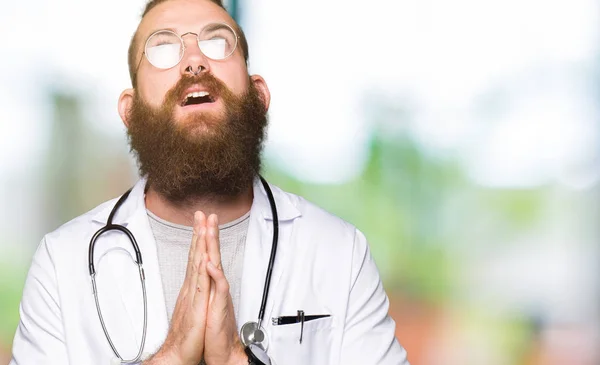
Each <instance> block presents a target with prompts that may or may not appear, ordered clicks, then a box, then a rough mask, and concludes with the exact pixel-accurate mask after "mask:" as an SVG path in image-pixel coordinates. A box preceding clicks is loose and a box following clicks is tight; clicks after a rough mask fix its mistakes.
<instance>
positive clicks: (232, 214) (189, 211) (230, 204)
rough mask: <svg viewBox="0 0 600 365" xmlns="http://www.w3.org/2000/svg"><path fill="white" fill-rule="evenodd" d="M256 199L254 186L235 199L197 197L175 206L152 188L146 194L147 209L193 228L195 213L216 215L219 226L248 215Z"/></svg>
mask: <svg viewBox="0 0 600 365" xmlns="http://www.w3.org/2000/svg"><path fill="white" fill-rule="evenodd" d="M253 198H254V194H253V190H252V186H249V187H248V189H246V190H245V191H244V192H243V193H241V194H240V195H237V196H234V197H227V198H222V199H221V198H220V199H215V198H214V197H210V198H208V197H207V198H203V197H196V198H194V199H192V200H190V201H185V202H183V203H177V204H174V203H172V202H171V201H169V200H167V199H166V198H165V197H164V196H162V195H161V194H160V193H158V192H157V191H156V190H154V189H153V188H152V186H150V187H148V191H147V192H146V198H145V202H146V209H148V210H149V211H151V212H152V213H153V214H155V215H156V216H158V217H159V218H161V219H164V220H166V221H168V222H171V223H175V224H180V225H185V226H190V227H191V226H192V225H193V222H194V213H195V212H197V211H201V212H203V213H204V214H205V215H206V216H207V217H208V216H209V215H211V214H216V215H217V217H218V220H219V225H221V224H225V223H228V222H231V221H234V220H236V219H238V218H240V217H241V216H243V215H244V214H246V213H248V211H249V210H250V208H251V207H252V200H253Z"/></svg>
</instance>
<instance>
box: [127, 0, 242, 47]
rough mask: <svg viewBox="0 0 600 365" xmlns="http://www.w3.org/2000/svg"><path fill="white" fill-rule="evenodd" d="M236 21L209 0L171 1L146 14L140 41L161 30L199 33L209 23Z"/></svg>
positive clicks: (230, 22) (142, 22) (140, 32)
mask: <svg viewBox="0 0 600 365" xmlns="http://www.w3.org/2000/svg"><path fill="white" fill-rule="evenodd" d="M215 22H217V23H227V24H229V25H231V26H233V25H234V21H233V19H232V18H231V16H229V14H228V13H227V11H225V9H223V8H221V7H220V6H218V5H217V4H215V3H213V2H212V1H209V0H169V1H165V2H164V3H161V4H160V5H157V6H156V7H154V8H153V9H152V10H150V11H149V12H148V14H146V16H145V17H144V18H143V19H142V21H141V23H140V26H139V28H138V37H139V38H138V39H140V40H145V39H146V38H148V36H150V34H152V33H153V32H155V31H157V30H159V29H173V30H175V31H176V32H177V33H179V34H181V33H186V32H198V31H199V30H200V29H201V28H202V27H203V26H205V25H206V24H209V23H215Z"/></svg>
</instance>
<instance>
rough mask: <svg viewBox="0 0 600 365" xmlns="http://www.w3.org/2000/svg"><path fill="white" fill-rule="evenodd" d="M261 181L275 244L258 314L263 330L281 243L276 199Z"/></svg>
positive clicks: (262, 179) (263, 180)
mask: <svg viewBox="0 0 600 365" xmlns="http://www.w3.org/2000/svg"><path fill="white" fill-rule="evenodd" d="M260 181H261V182H262V184H263V186H264V187H265V191H266V192H267V197H268V198H269V205H271V213H272V214H273V243H272V244H271V255H270V257H269V265H268V266H267V275H266V277H265V287H264V289H263V296H262V301H261V302H260V310H259V312H258V328H261V326H262V321H263V319H264V316H265V308H266V307H267V299H268V297H269V287H270V286H271V275H272V273H273V266H275V265H274V264H275V255H276V253H277V242H278V241H279V217H278V216H277V207H276V205H275V198H274V197H273V192H271V188H270V187H269V184H268V183H267V181H266V180H265V179H264V178H263V177H262V176H261V177H260Z"/></svg>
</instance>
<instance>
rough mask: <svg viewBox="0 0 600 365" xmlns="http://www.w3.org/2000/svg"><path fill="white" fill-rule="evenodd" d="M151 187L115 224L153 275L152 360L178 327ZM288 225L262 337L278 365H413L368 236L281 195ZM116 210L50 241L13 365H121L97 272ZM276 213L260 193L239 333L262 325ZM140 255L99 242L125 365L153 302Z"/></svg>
mask: <svg viewBox="0 0 600 365" xmlns="http://www.w3.org/2000/svg"><path fill="white" fill-rule="evenodd" d="M144 187H145V180H143V179H142V180H140V181H139V182H138V183H137V184H136V186H135V187H134V188H133V190H132V192H131V194H130V196H129V197H128V198H127V200H126V201H125V203H124V204H123V205H122V206H121V207H120V208H119V210H118V212H117V214H116V216H115V218H114V220H113V222H114V223H119V224H122V225H124V226H126V227H127V228H129V229H130V230H131V232H132V233H133V234H134V236H135V238H136V240H137V243H138V245H139V247H140V250H141V253H142V258H143V267H144V270H145V275H146V290H147V296H148V330H147V338H146V343H145V346H144V353H146V354H151V353H155V352H156V351H157V350H158V349H159V348H160V346H161V345H162V343H163V341H164V340H165V337H166V335H167V332H168V328H169V323H168V320H167V311H166V309H165V300H164V296H163V289H162V282H161V277H160V272H159V266H158V259H157V251H156V244H155V241H154V237H153V234H152V231H151V229H150V225H149V222H148V217H147V212H146V207H145V203H144ZM272 190H273V195H274V198H275V202H276V204H277V211H278V215H279V221H280V224H279V244H278V246H277V256H276V261H275V265H274V269H273V275H272V279H271V286H270V291H269V296H268V301H267V305H266V311H265V319H264V321H263V325H264V326H265V330H266V332H267V334H268V337H269V340H270V343H269V345H268V351H267V353H268V354H269V356H270V357H271V359H272V360H273V361H274V362H275V363H276V364H277V365H293V364H302V365H307V364H311V365H317V364H340V365H349V364H360V365H367V364H372V365H375V364H377V365H388V364H389V365H392V364H393V365H398V364H401V365H408V362H407V360H406V352H405V351H404V349H403V348H402V347H401V346H400V344H399V343H398V341H397V340H396V338H395V336H394V332H395V323H394V321H393V320H392V318H391V317H389V315H388V307H389V301H388V298H387V296H386V293H385V291H384V289H383V286H382V283H381V280H380V277H379V273H378V270H377V267H376V266H375V262H374V261H373V259H372V257H371V254H370V251H369V246H368V244H367V241H366V239H365V236H364V235H363V234H362V233H361V232H360V231H358V230H357V229H356V228H355V227H353V226H352V225H350V224H349V223H347V222H344V221H343V220H341V219H339V218H337V217H335V216H333V215H331V214H329V213H327V212H325V211H324V210H322V209H320V208H318V207H317V206H315V205H313V204H311V203H309V202H307V201H306V200H304V199H303V198H301V197H298V196H296V195H293V194H290V193H286V192H283V191H282V190H280V189H279V188H277V187H275V186H273V187H272ZM115 202H116V199H114V200H111V201H108V202H106V203H103V204H101V205H100V206H98V207H96V208H95V209H93V210H92V211H90V212H88V213H86V214H84V215H81V216H79V217H77V218H75V219H74V220H72V221H70V222H69V223H66V224H65V225H63V226H62V227H60V228H58V229H57V230H56V231H54V232H52V233H49V234H47V235H46V236H45V237H44V239H43V240H42V242H41V243H40V245H39V247H38V249H37V251H36V253H35V255H34V257H33V261H32V264H31V268H30V270H29V273H28V276H27V280H26V283H25V288H24V291H23V298H22V301H21V306H20V323H19V326H18V328H17V331H16V334H15V338H14V342H13V358H12V360H11V362H10V365H29V364H47V365H52V364H78V365H79V364H86V365H91V364H102V365H107V364H110V363H111V360H114V358H115V355H114V354H113V352H112V350H111V348H110V346H109V344H108V341H107V339H106V337H105V335H104V332H103V331H102V327H101V325H100V321H99V319H98V314H97V311H96V304H95V301H94V297H93V295H92V287H91V282H90V276H89V271H88V270H89V269H88V247H89V243H90V239H91V237H92V235H93V234H94V233H95V232H96V231H97V230H98V229H100V228H101V227H103V226H104V225H105V224H106V220H107V218H108V215H109V213H110V211H111V210H112V208H113V206H114V205H115ZM272 234H273V224H272V215H271V209H270V206H269V202H268V198H267V195H266V192H265V190H264V187H263V186H262V184H261V183H260V180H258V179H256V181H255V183H254V201H253V204H252V208H251V211H250V225H249V228H248V234H247V241H246V247H245V252H244V263H243V275H242V285H241V293H240V303H239V318H237V323H238V330H239V328H241V326H242V325H243V324H244V323H246V322H248V321H256V320H257V317H258V312H259V308H260V303H261V298H262V294H263V287H264V283H265V275H266V270H267V265H268V261H269V255H270V251H271V243H272ZM134 260H135V255H134V251H133V249H132V246H131V244H130V243H129V241H128V240H127V238H126V237H125V235H124V234H122V233H119V232H114V231H113V232H110V233H107V234H105V235H103V236H102V237H101V238H100V239H99V240H98V242H97V244H96V247H95V252H94V264H95V267H96V272H97V283H98V296H99V301H100V305H101V310H102V314H103V316H104V319H105V321H106V325H107V328H108V331H109V333H110V335H111V337H112V340H113V342H114V344H115V346H116V348H117V350H118V351H119V352H120V354H121V356H122V357H124V358H125V359H131V358H133V357H135V355H136V354H137V351H138V347H139V344H140V342H141V335H142V324H143V312H144V310H143V301H142V290H141V284H140V278H139V274H138V270H137V266H136V265H135V264H134ZM298 310H304V312H305V314H306V315H315V314H329V315H330V317H326V318H321V319H316V320H312V321H308V322H305V323H304V332H303V340H302V344H300V343H299V337H300V324H288V325H278V326H275V325H273V324H272V323H271V318H273V317H279V316H295V315H296V314H297V311H298Z"/></svg>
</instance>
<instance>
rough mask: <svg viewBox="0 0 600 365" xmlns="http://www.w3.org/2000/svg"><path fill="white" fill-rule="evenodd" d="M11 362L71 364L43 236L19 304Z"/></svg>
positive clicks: (11, 363)
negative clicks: (18, 317) (18, 319)
mask: <svg viewBox="0 0 600 365" xmlns="http://www.w3.org/2000/svg"><path fill="white" fill-rule="evenodd" d="M20 316H21V318H20V322H19V326H18V328H17V332H16V334H15V338H14V341H13V350H12V359H11V361H10V364H9V365H28V364H51V365H52V364H61V365H64V364H68V363H69V360H68V357H67V350H66V344H65V338H64V330H63V324H62V317H61V311H60V302H59V296H58V283H57V282H56V274H55V271H54V263H53V260H52V254H51V252H50V247H49V246H48V245H47V244H46V240H45V239H44V240H42V242H41V243H40V245H39V246H38V249H37V251H36V253H35V255H34V257H33V261H32V263H31V267H30V269H29V273H28V274H27V279H26V281H25V287H24V289H23V297H22V299H21V306H20Z"/></svg>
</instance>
